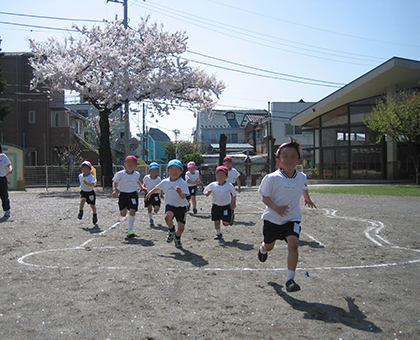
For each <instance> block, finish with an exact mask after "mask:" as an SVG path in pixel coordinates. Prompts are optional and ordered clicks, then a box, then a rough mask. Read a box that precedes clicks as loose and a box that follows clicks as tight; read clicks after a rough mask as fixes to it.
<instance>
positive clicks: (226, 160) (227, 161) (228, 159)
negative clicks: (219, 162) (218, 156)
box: [223, 156, 232, 163]
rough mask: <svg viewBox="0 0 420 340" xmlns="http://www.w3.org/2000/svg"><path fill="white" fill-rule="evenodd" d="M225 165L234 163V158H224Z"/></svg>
mask: <svg viewBox="0 0 420 340" xmlns="http://www.w3.org/2000/svg"><path fill="white" fill-rule="evenodd" d="M223 163H232V157H229V156H226V157H225V158H223Z"/></svg>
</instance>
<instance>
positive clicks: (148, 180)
mask: <svg viewBox="0 0 420 340" xmlns="http://www.w3.org/2000/svg"><path fill="white" fill-rule="evenodd" d="M161 181H162V179H161V178H160V177H159V176H156V177H155V178H152V176H150V174H149V175H146V176H144V178H143V184H144V186H145V187H146V189H147V191H150V190H152V189H153V188H154V187H155V186H156V185H158V184H159V183H160V182H161Z"/></svg>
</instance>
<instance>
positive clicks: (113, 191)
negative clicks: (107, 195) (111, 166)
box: [112, 182, 118, 198]
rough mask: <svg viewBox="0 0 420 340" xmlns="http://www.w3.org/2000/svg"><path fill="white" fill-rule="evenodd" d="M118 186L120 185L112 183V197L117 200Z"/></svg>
mask: <svg viewBox="0 0 420 340" xmlns="http://www.w3.org/2000/svg"><path fill="white" fill-rule="evenodd" d="M117 186H118V183H117V182H112V197H114V198H116V197H117V194H118V193H117Z"/></svg>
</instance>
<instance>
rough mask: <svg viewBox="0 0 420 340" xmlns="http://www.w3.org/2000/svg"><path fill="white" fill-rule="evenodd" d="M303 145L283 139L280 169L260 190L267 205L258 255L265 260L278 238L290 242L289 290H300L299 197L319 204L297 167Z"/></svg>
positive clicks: (312, 205) (280, 150) (279, 159)
mask: <svg viewBox="0 0 420 340" xmlns="http://www.w3.org/2000/svg"><path fill="white" fill-rule="evenodd" d="M301 152H302V151H301V146H300V144H299V143H298V142H296V141H294V140H293V139H292V140H291V141H290V142H289V143H283V144H282V145H280V147H279V148H278V150H277V153H276V156H277V159H276V166H277V170H276V171H275V172H272V173H271V174H268V175H266V176H265V177H264V179H263V180H262V182H261V185H260V188H259V189H258V192H259V193H260V194H261V195H262V201H263V202H264V204H265V205H266V206H267V207H266V209H265V210H264V212H263V215H262V219H263V221H264V225H263V236H264V241H263V242H262V244H261V247H260V249H259V251H258V259H259V260H260V261H261V262H265V261H266V260H267V257H268V253H267V252H268V251H270V250H272V249H273V248H274V245H275V243H276V240H285V241H286V243H287V249H288V257H287V269H288V271H287V277H286V290H287V291H288V292H296V291H298V290H300V287H299V285H298V284H297V283H296V282H295V281H294V278H295V271H296V266H297V263H298V245H299V234H300V231H301V227H300V222H301V221H302V216H301V212H300V205H299V201H300V198H301V197H302V194H303V197H304V199H305V205H307V206H308V207H310V208H316V206H315V204H314V203H313V202H312V201H311V199H310V197H309V194H308V187H307V186H306V175H305V174H304V173H301V172H299V171H297V170H296V169H295V168H296V166H297V165H298V164H300V161H301V157H302V153H301Z"/></svg>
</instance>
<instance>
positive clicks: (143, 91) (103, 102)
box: [29, 18, 225, 186]
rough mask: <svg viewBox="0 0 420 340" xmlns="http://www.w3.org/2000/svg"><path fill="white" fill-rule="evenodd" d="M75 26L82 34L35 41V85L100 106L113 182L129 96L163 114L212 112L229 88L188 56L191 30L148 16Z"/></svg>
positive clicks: (102, 148)
mask: <svg viewBox="0 0 420 340" xmlns="http://www.w3.org/2000/svg"><path fill="white" fill-rule="evenodd" d="M73 27H74V28H75V29H76V30H77V31H78V33H79V36H78V37H77V39H75V38H73V37H69V38H66V39H65V40H64V42H60V41H58V40H56V39H54V38H50V39H49V40H48V41H47V42H45V43H40V42H36V41H34V40H29V41H30V47H31V50H32V53H33V55H34V57H33V58H31V59H30V65H31V66H32V67H33V69H34V78H33V80H32V82H31V88H37V87H40V85H41V84H42V85H43V86H47V87H48V88H49V89H50V90H53V91H57V90H58V91H62V90H65V89H67V90H73V91H76V92H78V93H80V95H81V98H82V99H83V100H85V101H88V102H90V103H91V104H92V105H93V106H94V107H95V108H96V109H97V110H98V111H99V115H100V118H99V126H100V136H99V160H100V163H101V168H102V174H103V175H104V178H105V185H107V186H109V185H111V179H112V175H113V174H112V158H111V148H110V131H109V129H110V127H109V115H110V113H111V112H113V111H115V110H116V109H118V108H119V107H121V105H122V104H123V103H124V102H125V101H127V100H128V101H135V102H141V101H145V100H147V101H149V102H150V103H151V104H152V105H153V107H154V109H155V114H157V115H158V116H159V115H160V116H162V115H164V114H169V111H170V110H171V109H174V108H176V107H178V106H184V107H187V108H188V109H190V110H191V111H193V112H197V111H199V110H204V111H206V112H207V113H208V114H210V113H211V110H212V108H213V106H214V105H215V103H216V99H218V98H219V95H220V94H221V93H222V91H223V89H224V87H225V86H224V84H223V83H222V82H221V81H218V80H217V79H216V78H215V77H214V76H208V75H207V74H206V73H205V72H203V71H201V70H199V69H197V68H192V67H191V66H189V65H188V61H186V60H185V59H183V58H182V56H181V55H182V54H183V53H184V52H185V51H186V49H187V42H186V41H187V38H186V36H185V32H179V31H177V32H175V33H172V34H170V33H168V32H166V31H164V30H163V26H158V24H157V23H153V24H149V22H148V18H146V19H142V20H141V22H140V23H139V24H138V26H137V27H135V28H133V29H131V28H127V29H126V28H124V26H123V25H122V23H121V22H105V23H104V27H100V26H93V27H92V28H90V29H88V28H87V27H85V26H83V27H79V26H77V25H75V26H73Z"/></svg>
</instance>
